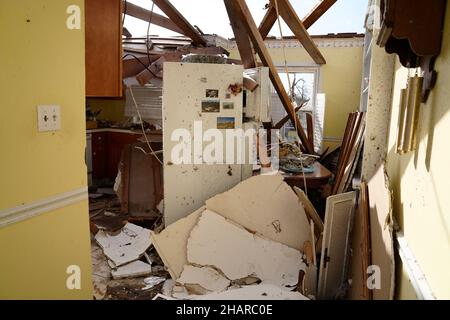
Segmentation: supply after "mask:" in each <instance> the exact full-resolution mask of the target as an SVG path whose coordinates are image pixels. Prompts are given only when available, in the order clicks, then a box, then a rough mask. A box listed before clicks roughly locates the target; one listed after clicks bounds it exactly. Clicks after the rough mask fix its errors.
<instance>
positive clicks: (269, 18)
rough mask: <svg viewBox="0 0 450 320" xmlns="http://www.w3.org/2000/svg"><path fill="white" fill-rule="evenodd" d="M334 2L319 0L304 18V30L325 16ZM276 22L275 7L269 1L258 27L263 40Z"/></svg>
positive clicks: (331, 0)
mask: <svg viewBox="0 0 450 320" xmlns="http://www.w3.org/2000/svg"><path fill="white" fill-rule="evenodd" d="M336 2H337V0H321V1H320V2H319V3H318V4H317V5H316V6H315V7H314V8H313V9H312V10H311V12H310V13H309V14H308V15H307V16H306V17H305V18H303V25H304V26H305V28H306V30H308V29H309V28H311V26H312V25H313V24H314V23H315V22H316V21H317V20H319V19H320V18H321V17H322V16H323V15H324V14H325V12H327V11H328V9H330V8H331V7H332V6H333V5H334V4H335V3H336ZM276 21H277V12H276V10H275V6H274V5H273V3H272V1H271V2H270V5H269V8H268V9H267V12H266V15H265V16H264V18H263V20H262V22H261V25H260V26H259V32H261V35H262V37H263V39H265V38H267V36H268V35H269V32H270V30H272V27H273V25H274V24H275V22H276Z"/></svg>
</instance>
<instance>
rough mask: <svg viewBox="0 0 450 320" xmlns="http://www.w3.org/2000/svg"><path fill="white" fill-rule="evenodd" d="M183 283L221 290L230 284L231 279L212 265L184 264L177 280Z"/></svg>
mask: <svg viewBox="0 0 450 320" xmlns="http://www.w3.org/2000/svg"><path fill="white" fill-rule="evenodd" d="M177 282H178V283H180V284H182V285H185V286H186V285H199V286H201V287H202V288H204V289H206V290H208V291H214V292H221V291H224V290H226V288H228V287H229V285H230V280H228V279H227V278H225V277H224V276H223V275H221V274H220V273H219V272H217V271H216V270H214V269H212V268H210V267H195V266H189V265H186V266H184V269H183V272H182V273H181V276H180V278H179V279H178V280H177Z"/></svg>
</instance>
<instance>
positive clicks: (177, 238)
mask: <svg viewBox="0 0 450 320" xmlns="http://www.w3.org/2000/svg"><path fill="white" fill-rule="evenodd" d="M204 210H205V208H204V207H202V208H200V209H198V210H197V211H195V212H194V213H192V214H190V215H189V216H187V217H186V218H183V219H180V220H178V221H177V222H175V223H173V224H171V225H170V226H168V227H167V228H165V229H164V230H163V231H162V232H161V233H155V232H153V231H151V232H150V234H151V238H152V243H153V246H154V247H155V249H156V251H157V252H158V254H159V256H160V257H161V259H162V261H163V262H164V265H165V266H166V267H167V269H168V271H169V273H170V276H171V277H172V279H178V278H179V277H180V275H181V272H183V267H184V265H185V264H187V255H186V247H187V240H188V238H189V234H190V233H191V230H192V229H193V228H194V226H195V225H196V224H197V222H198V219H199V217H200V214H201V213H202V212H203V211H204Z"/></svg>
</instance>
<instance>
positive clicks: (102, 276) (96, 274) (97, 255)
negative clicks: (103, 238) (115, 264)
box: [91, 241, 111, 300]
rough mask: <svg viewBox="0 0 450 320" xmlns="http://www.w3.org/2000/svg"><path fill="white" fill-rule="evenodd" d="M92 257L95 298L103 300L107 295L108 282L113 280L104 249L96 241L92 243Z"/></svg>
mask: <svg viewBox="0 0 450 320" xmlns="http://www.w3.org/2000/svg"><path fill="white" fill-rule="evenodd" d="M91 257H92V282H93V289H94V292H93V293H94V298H95V299H96V300H102V299H103V298H104V297H105V295H106V291H107V289H108V282H109V280H110V279H111V269H110V267H109V266H108V263H107V259H106V257H105V255H104V254H103V251H102V249H101V248H100V247H99V246H98V244H97V243H96V242H95V241H91Z"/></svg>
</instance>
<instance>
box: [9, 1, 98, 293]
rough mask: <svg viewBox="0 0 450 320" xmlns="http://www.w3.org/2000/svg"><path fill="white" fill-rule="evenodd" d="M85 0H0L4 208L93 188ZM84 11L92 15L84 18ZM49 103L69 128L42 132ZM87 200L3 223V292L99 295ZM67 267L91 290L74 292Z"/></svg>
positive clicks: (84, 287) (64, 126)
mask: <svg viewBox="0 0 450 320" xmlns="http://www.w3.org/2000/svg"><path fill="white" fill-rule="evenodd" d="M72 4H75V5H78V6H80V8H81V12H82V13H83V7H84V1H83V0H58V1H54V0H16V1H1V2H0V21H1V26H2V27H1V28H0V38H1V39H2V44H1V50H0V70H1V71H0V97H1V100H0V101H1V102H0V150H2V152H1V157H0V176H1V179H0V210H5V209H8V208H13V207H16V206H19V205H22V204H29V203H31V202H35V201H38V200H41V199H45V198H48V197H51V196H54V195H58V194H61V193H64V192H69V191H72V190H76V189H80V188H83V187H86V185H87V175H86V171H87V170H86V165H85V161H84V154H85V133H84V132H85V116H84V114H85V98H84V95H85V80H84V78H85V73H84V23H83V21H82V24H81V25H82V29H81V30H68V29H67V28H66V19H67V17H68V14H67V13H66V10H67V7H68V6H69V5H72ZM82 17H83V14H82ZM40 104H58V105H60V106H61V114H62V130H60V131H58V132H56V133H39V132H38V130H37V110H36V106H37V105H40ZM88 218H89V217H88V208H87V202H86V201H84V202H81V203H79V204H77V205H72V206H70V207H67V208H63V209H60V210H57V211H55V212H51V213H46V214H43V215H41V216H39V217H36V218H33V219H30V220H27V221H24V222H20V223H17V224H14V225H11V226H8V227H3V228H0V257H1V258H0V298H9V299H18V298H63V299H75V298H84V299H90V298H91V297H92V294H91V293H92V288H91V284H90V283H91V262H90V251H89V220H88ZM68 264H76V265H79V266H80V267H81V270H82V283H83V286H82V290H81V291H76V290H75V291H69V290H67V289H66V288H65V279H66V277H65V276H64V273H65V271H66V268H67V265H68Z"/></svg>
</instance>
